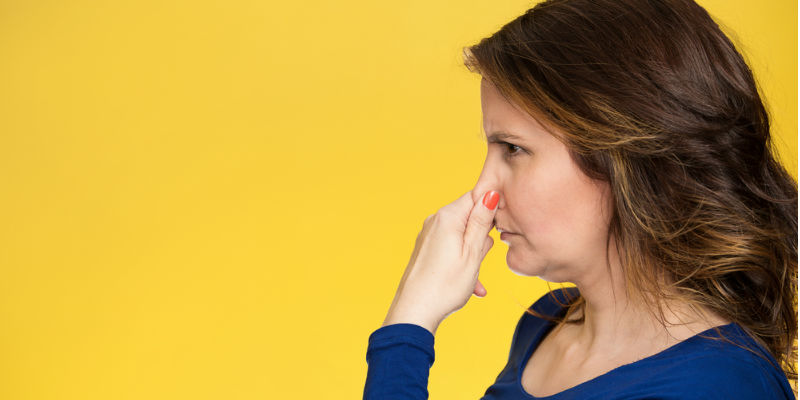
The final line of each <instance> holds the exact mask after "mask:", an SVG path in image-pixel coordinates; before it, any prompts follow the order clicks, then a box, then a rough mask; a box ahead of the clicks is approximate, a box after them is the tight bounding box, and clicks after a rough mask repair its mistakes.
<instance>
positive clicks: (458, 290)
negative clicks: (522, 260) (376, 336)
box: [382, 191, 500, 335]
mask: <svg viewBox="0 0 800 400" xmlns="http://www.w3.org/2000/svg"><path fill="white" fill-rule="evenodd" d="M499 200H500V195H499V194H498V193H497V192H495V191H489V192H487V193H486V195H484V196H483V201H479V202H477V203H474V202H473V200H472V191H469V192H467V193H465V194H464V195H463V196H461V197H459V198H458V200H456V201H454V202H452V203H450V204H448V205H446V206H444V207H442V208H441V209H439V211H437V212H436V213H435V214H433V215H430V216H429V217H428V218H426V219H425V223H424V224H423V225H422V231H421V232H420V233H419V235H417V241H416V244H415V247H414V252H413V253H412V254H411V261H409V263H408V266H406V270H405V273H404V274H403V278H402V279H401V280H400V285H399V287H398V288H397V292H396V293H395V296H394V300H393V301H392V305H391V306H390V307H389V312H388V314H387V316H386V319H385V320H384V322H383V325H382V326H386V325H391V324H397V323H410V324H416V325H420V326H422V327H423V328H426V329H428V330H429V331H430V332H431V333H433V334H434V335H435V334H436V329H437V328H438V326H439V324H440V323H441V322H442V321H443V320H444V319H445V318H447V317H448V316H449V315H450V314H452V313H454V312H455V311H458V310H459V309H461V308H462V307H464V305H465V304H467V301H468V300H469V298H470V296H471V295H472V294H475V295H476V296H478V297H483V296H485V295H486V288H484V287H483V285H482V284H481V282H480V281H479V280H478V272H479V270H480V265H481V262H482V261H483V259H484V258H485V257H486V253H488V252H489V249H491V248H492V245H493V244H494V240H493V239H492V238H491V237H490V236H489V231H491V230H492V228H493V227H494V215H495V213H496V210H497V204H498V202H499ZM484 202H488V204H489V205H490V206H491V207H492V209H489V208H487V206H486V205H484V204H483V203H484Z"/></svg>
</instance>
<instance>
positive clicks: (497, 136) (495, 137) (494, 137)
mask: <svg viewBox="0 0 800 400" xmlns="http://www.w3.org/2000/svg"><path fill="white" fill-rule="evenodd" d="M509 139H510V140H517V141H522V138H521V137H519V136H517V135H514V134H513V133H508V132H503V131H499V132H493V133H492V134H491V135H489V137H488V138H487V142H489V143H498V142H502V141H505V140H509Z"/></svg>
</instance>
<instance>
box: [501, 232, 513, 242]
mask: <svg viewBox="0 0 800 400" xmlns="http://www.w3.org/2000/svg"><path fill="white" fill-rule="evenodd" d="M511 235H514V233H511V232H502V233H500V240H505V239H506V238H507V237H509V236H511Z"/></svg>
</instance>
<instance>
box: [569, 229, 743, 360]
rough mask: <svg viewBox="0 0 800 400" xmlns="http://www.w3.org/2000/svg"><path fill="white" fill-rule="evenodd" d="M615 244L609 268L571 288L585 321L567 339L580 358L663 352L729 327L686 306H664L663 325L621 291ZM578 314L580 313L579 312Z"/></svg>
mask: <svg viewBox="0 0 800 400" xmlns="http://www.w3.org/2000/svg"><path fill="white" fill-rule="evenodd" d="M611 249H615V247H614V243H613V239H612V240H611V243H610V247H609V260H610V274H609V269H606V268H594V269H592V270H591V271H586V272H587V273H585V274H582V275H581V279H576V280H575V281H574V283H575V284H576V286H578V289H579V290H580V292H581V296H582V297H583V298H584V301H585V304H584V308H583V311H582V315H583V317H584V321H583V323H582V324H580V325H577V326H576V327H575V328H574V329H572V333H571V334H569V341H568V343H570V344H569V347H570V348H572V349H573V350H572V351H579V352H581V353H583V354H587V355H590V354H604V356H610V357H613V356H614V355H616V354H622V353H625V352H626V351H629V350H630V349H632V348H634V349H642V350H643V351H644V349H647V348H654V347H655V348H658V349H665V348H667V347H669V346H671V345H673V344H675V343H678V342H680V341H682V340H685V339H687V338H689V337H691V336H694V335H696V334H697V333H700V332H702V331H704V330H706V329H709V328H711V327H714V326H717V325H721V324H724V323H727V322H728V321H725V320H724V319H722V318H719V317H718V316H715V315H712V314H710V313H707V312H703V311H699V312H698V311H694V310H692V309H691V308H690V307H688V306H687V305H685V304H664V307H663V313H664V320H665V322H666V326H664V325H663V324H662V323H661V322H660V321H659V320H658V319H657V318H656V317H655V315H658V312H657V311H655V310H654V312H650V311H649V310H648V309H647V307H646V306H645V305H644V304H643V303H642V302H640V301H637V300H636V299H635V298H632V297H629V296H628V295H627V294H626V290H625V277H624V274H623V272H622V268H621V264H620V262H619V259H620V257H619V254H617V252H616V251H614V252H612V251H611ZM579 314H581V313H579Z"/></svg>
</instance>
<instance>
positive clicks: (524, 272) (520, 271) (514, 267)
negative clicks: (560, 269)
mask: <svg viewBox="0 0 800 400" xmlns="http://www.w3.org/2000/svg"><path fill="white" fill-rule="evenodd" d="M509 256H510V252H509V253H506V265H508V269H510V270H511V272H513V273H515V274H517V275H519V276H538V274H539V273H541V272H543V271H530V270H528V269H526V268H519V267H520V265H519V264H518V263H517V262H515V261H513V260H511V259H510V257H509ZM523 267H524V266H523Z"/></svg>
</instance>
